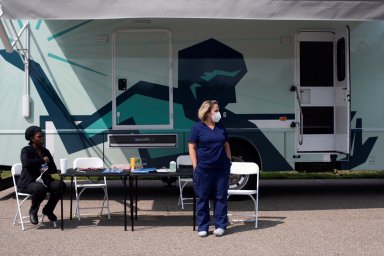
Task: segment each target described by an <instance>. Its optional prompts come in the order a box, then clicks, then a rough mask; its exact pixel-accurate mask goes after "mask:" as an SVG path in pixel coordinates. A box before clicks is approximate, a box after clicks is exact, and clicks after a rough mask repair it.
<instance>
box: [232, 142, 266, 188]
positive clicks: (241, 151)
mask: <svg viewBox="0 0 384 256" xmlns="http://www.w3.org/2000/svg"><path fill="white" fill-rule="evenodd" d="M230 147H231V153H232V162H255V163H257V164H258V165H259V167H260V157H259V154H258V153H257V151H256V149H255V148H254V147H253V146H252V145H250V144H248V143H246V142H244V141H241V142H240V141H232V142H230ZM255 185H256V177H255V176H254V175H253V176H249V175H230V177H229V189H254V188H255Z"/></svg>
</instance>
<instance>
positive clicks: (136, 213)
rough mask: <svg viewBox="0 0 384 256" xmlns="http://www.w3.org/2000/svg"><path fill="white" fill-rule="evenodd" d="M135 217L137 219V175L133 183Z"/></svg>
mask: <svg viewBox="0 0 384 256" xmlns="http://www.w3.org/2000/svg"><path fill="white" fill-rule="evenodd" d="M135 218H136V220H137V177H136V184H135Z"/></svg>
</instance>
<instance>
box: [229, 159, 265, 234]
mask: <svg viewBox="0 0 384 256" xmlns="http://www.w3.org/2000/svg"><path fill="white" fill-rule="evenodd" d="M231 175H256V184H255V189H252V190H238V189H229V190H228V198H229V197H230V196H249V197H250V198H251V199H252V201H253V202H254V205H255V214H254V215H251V216H252V217H255V228H257V220H258V217H257V214H258V207H259V206H258V205H259V166H258V165H257V164H256V163H250V162H232V166H231Z"/></svg>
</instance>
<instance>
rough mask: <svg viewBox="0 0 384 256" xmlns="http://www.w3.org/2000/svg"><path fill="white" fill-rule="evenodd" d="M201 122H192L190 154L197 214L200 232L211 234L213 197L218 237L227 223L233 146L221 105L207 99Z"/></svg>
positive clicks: (199, 115)
mask: <svg viewBox="0 0 384 256" xmlns="http://www.w3.org/2000/svg"><path fill="white" fill-rule="evenodd" d="M198 117H199V119H200V121H198V122H197V123H196V124H194V125H193V127H192V128H191V134H190V137H189V144H188V149H189V155H190V157H191V160H192V165H193V169H194V175H193V176H194V186H195V193H196V197H197V201H196V213H197V215H196V216H197V224H198V226H199V228H198V234H199V236H200V237H205V236H207V235H208V229H209V222H210V216H209V199H210V198H211V196H212V197H213V200H214V201H213V220H214V224H215V228H216V229H215V231H214V232H213V233H214V234H215V235H216V236H222V235H223V234H224V232H225V230H226V229H227V224H228V217H227V212H228V207H227V194H228V180H229V172H230V167H231V160H230V159H231V149H230V147H229V143H228V135H227V132H226V130H225V128H224V126H223V125H221V124H220V123H219V121H220V119H221V115H220V112H219V104H218V103H217V101H215V100H207V101H204V102H203V104H201V106H200V108H199V112H198Z"/></svg>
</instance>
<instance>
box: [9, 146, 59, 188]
mask: <svg viewBox="0 0 384 256" xmlns="http://www.w3.org/2000/svg"><path fill="white" fill-rule="evenodd" d="M45 156H47V157H48V158H49V163H48V170H47V171H46V172H45V174H44V175H43V177H42V178H43V180H44V183H45V184H48V183H49V182H51V181H52V180H53V178H52V177H51V175H49V173H57V167H56V165H55V162H54V161H53V158H52V155H51V153H50V152H49V150H48V149H46V148H44V147H41V157H40V156H39V155H38V154H37V152H36V150H35V148H34V147H33V146H26V147H24V148H23V149H22V150H21V155H20V160H21V163H22V165H23V169H22V171H21V175H20V177H19V180H18V181H17V187H18V188H26V187H27V186H28V185H29V184H30V183H32V182H35V181H36V178H38V177H39V176H40V168H41V165H42V164H44V163H45V161H44V159H43V158H44V157H45Z"/></svg>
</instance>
